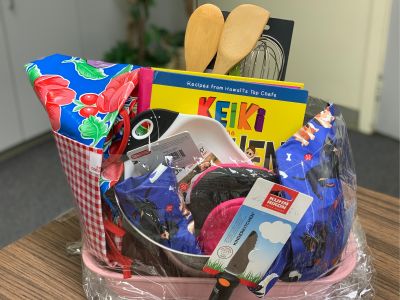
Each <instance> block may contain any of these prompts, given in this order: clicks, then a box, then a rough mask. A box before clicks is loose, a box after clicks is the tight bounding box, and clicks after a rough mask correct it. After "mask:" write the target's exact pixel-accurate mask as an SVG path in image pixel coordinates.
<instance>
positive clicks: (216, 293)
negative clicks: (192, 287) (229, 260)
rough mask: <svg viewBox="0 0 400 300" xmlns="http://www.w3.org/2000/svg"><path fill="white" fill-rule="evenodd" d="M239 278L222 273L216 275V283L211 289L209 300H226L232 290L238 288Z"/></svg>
mask: <svg viewBox="0 0 400 300" xmlns="http://www.w3.org/2000/svg"><path fill="white" fill-rule="evenodd" d="M238 284H239V278H237V277H236V276H234V275H232V274H230V273H227V272H222V273H219V274H218V275H217V283H216V284H215V286H214V288H213V289H212V292H211V295H210V298H208V299H209V300H228V299H229V298H230V297H231V295H232V292H233V290H234V289H235V288H236V287H237V286H238Z"/></svg>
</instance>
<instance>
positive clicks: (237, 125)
mask: <svg viewBox="0 0 400 300" xmlns="http://www.w3.org/2000/svg"><path fill="white" fill-rule="evenodd" d="M140 72H141V74H140V80H141V82H140V83H139V90H140V91H139V99H140V101H139V104H138V111H139V112H141V111H143V110H146V109H150V108H163V109H168V110H172V111H176V112H180V113H185V114H194V115H203V116H208V117H210V118H214V119H215V120H217V121H219V122H220V123H221V124H222V125H223V126H224V127H225V128H226V130H227V132H228V133H229V135H230V136H231V137H232V138H233V139H234V141H235V142H236V143H237V144H238V145H239V147H240V148H241V149H242V150H243V151H244V152H246V154H247V155H248V156H249V158H251V160H252V161H253V162H254V163H255V164H256V165H259V166H263V167H266V168H269V169H271V168H275V165H274V161H275V159H274V158H275V150H277V149H278V148H279V146H280V145H281V144H282V143H283V142H285V141H286V140H287V139H288V138H290V137H291V136H292V135H293V133H294V132H296V131H297V130H298V129H299V128H300V127H301V126H302V124H303V119H304V113H305V109H306V103H307V98H308V92H307V91H306V90H304V89H303V84H302V83H296V82H284V81H272V80H262V79H254V78H244V77H234V76H225V75H215V74H206V73H194V72H186V71H175V70H163V69H149V68H142V69H141V71H140Z"/></svg>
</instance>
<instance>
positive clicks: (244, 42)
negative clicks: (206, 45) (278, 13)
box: [213, 4, 270, 74]
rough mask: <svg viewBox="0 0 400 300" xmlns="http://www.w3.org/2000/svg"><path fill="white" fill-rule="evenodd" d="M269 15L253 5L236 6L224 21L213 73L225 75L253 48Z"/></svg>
mask: <svg viewBox="0 0 400 300" xmlns="http://www.w3.org/2000/svg"><path fill="white" fill-rule="evenodd" d="M269 16H270V13H269V12H268V11H267V10H266V9H264V8H262V7H259V6H256V5H253V4H243V5H239V6H237V7H236V8H235V9H233V10H232V12H231V13H230V14H229V16H228V18H227V19H226V21H225V25H224V28H223V31H222V33H221V38H220V41H219V45H218V54H217V59H216V61H215V65H214V70H213V73H216V74H226V73H228V71H229V70H230V69H231V68H232V67H233V66H234V65H236V64H237V63H238V62H240V61H241V60H242V59H243V58H244V57H245V56H246V55H248V54H249V53H250V52H251V50H253V48H254V47H255V45H256V43H257V41H258V39H259V38H260V36H261V34H262V32H263V30H264V28H265V25H266V24H267V22H268V19H269Z"/></svg>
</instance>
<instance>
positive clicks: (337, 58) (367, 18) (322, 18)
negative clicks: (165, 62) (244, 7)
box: [199, 0, 388, 131]
mask: <svg viewBox="0 0 400 300" xmlns="http://www.w3.org/2000/svg"><path fill="white" fill-rule="evenodd" d="M205 2H211V3H214V4H216V5H218V6H219V7H220V8H221V9H223V10H231V9H233V8H234V7H235V6H237V5H239V4H241V3H245V2H247V3H253V4H257V5H260V6H263V7H265V8H267V9H268V10H269V11H270V12H271V16H272V17H276V18H284V19H291V20H294V21H295V26H294V34H293V40H292V48H291V53H290V58H289V63H288V69H287V75H286V79H287V80H291V81H301V82H304V83H305V84H306V88H307V89H308V90H309V91H310V94H311V95H314V96H317V97H321V98H323V99H326V100H331V101H334V102H335V103H337V104H341V105H344V106H346V107H348V108H350V109H354V110H360V107H361V106H368V108H369V111H368V110H367V112H366V113H365V114H364V113H363V112H360V118H361V119H362V120H360V125H363V126H364V127H365V131H370V130H371V129H372V121H371V118H372V117H373V115H372V113H371V110H373V109H374V108H373V105H374V103H373V102H374V95H371V93H370V92H369V91H368V95H367V97H366V95H365V85H366V84H367V85H371V84H372V85H377V82H378V77H379V74H378V72H379V71H381V70H382V67H381V68H380V70H379V63H381V62H382V59H381V57H380V55H381V54H382V53H380V52H381V49H378V48H376V49H375V48H374V49H369V48H368V47H369V45H370V44H376V43H381V42H382V40H383V42H384V30H383V29H384V28H385V22H386V21H385V19H384V18H383V17H382V16H384V11H385V10H384V9H381V8H382V7H380V6H382V5H383V6H385V5H386V4H387V2H388V1H386V0H379V1H377V0H375V1H374V0H352V1H348V0H335V1H331V0H301V1H295V0H253V1H251V0H250V1H240V0H231V1H226V0H214V1H199V4H203V3H205ZM377 8H379V9H381V10H378V9H377ZM378 13H379V14H380V15H379V17H377V16H378V15H377V14H378ZM374 17H375V19H374V20H375V21H377V20H376V19H381V21H379V20H378V23H379V22H381V23H382V24H377V23H376V22H375V23H372V21H371V19H372V18H374ZM374 28H378V29H376V30H374ZM371 32H372V33H373V34H372V33H371ZM379 36H382V40H380V37H379ZM381 44H382V43H381ZM381 46H382V47H383V48H384V45H380V46H379V47H381ZM375 47H378V46H375ZM376 62H378V63H376ZM371 63H374V65H373V66H372V67H371V66H370V64H371ZM366 72H369V74H368V75H369V76H370V77H368V78H366ZM374 88H375V87H374ZM372 93H373V92H372ZM364 118H366V119H367V120H364ZM361 123H362V124H361ZM367 127H368V128H367Z"/></svg>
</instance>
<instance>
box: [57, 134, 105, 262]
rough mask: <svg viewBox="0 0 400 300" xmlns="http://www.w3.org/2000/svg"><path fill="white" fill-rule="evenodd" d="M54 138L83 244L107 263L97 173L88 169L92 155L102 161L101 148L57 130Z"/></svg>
mask: <svg viewBox="0 0 400 300" xmlns="http://www.w3.org/2000/svg"><path fill="white" fill-rule="evenodd" d="M54 137H55V140H56V144H57V148H58V152H59V155H60V159H61V164H62V166H63V168H64V171H65V174H66V175H67V179H68V183H69V185H70V186H71V189H72V192H73V194H74V197H75V200H76V204H77V206H78V209H79V212H80V217H81V226H82V227H83V228H82V230H83V234H84V236H85V245H86V247H87V249H89V251H90V252H91V253H92V254H93V255H95V256H96V257H97V258H98V259H100V260H102V261H104V262H106V263H108V264H110V261H109V259H108V257H107V247H106V238H105V230H104V223H103V212H102V206H101V195H100V186H99V175H98V174H96V173H94V172H93V169H92V171H91V170H90V165H91V158H92V160H93V155H94V156H95V157H97V159H100V163H101V157H102V154H103V151H102V150H101V149H96V148H92V147H89V146H86V145H83V144H80V143H79V142H76V141H74V140H72V139H70V138H68V137H65V136H63V135H61V134H59V133H57V132H54Z"/></svg>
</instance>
